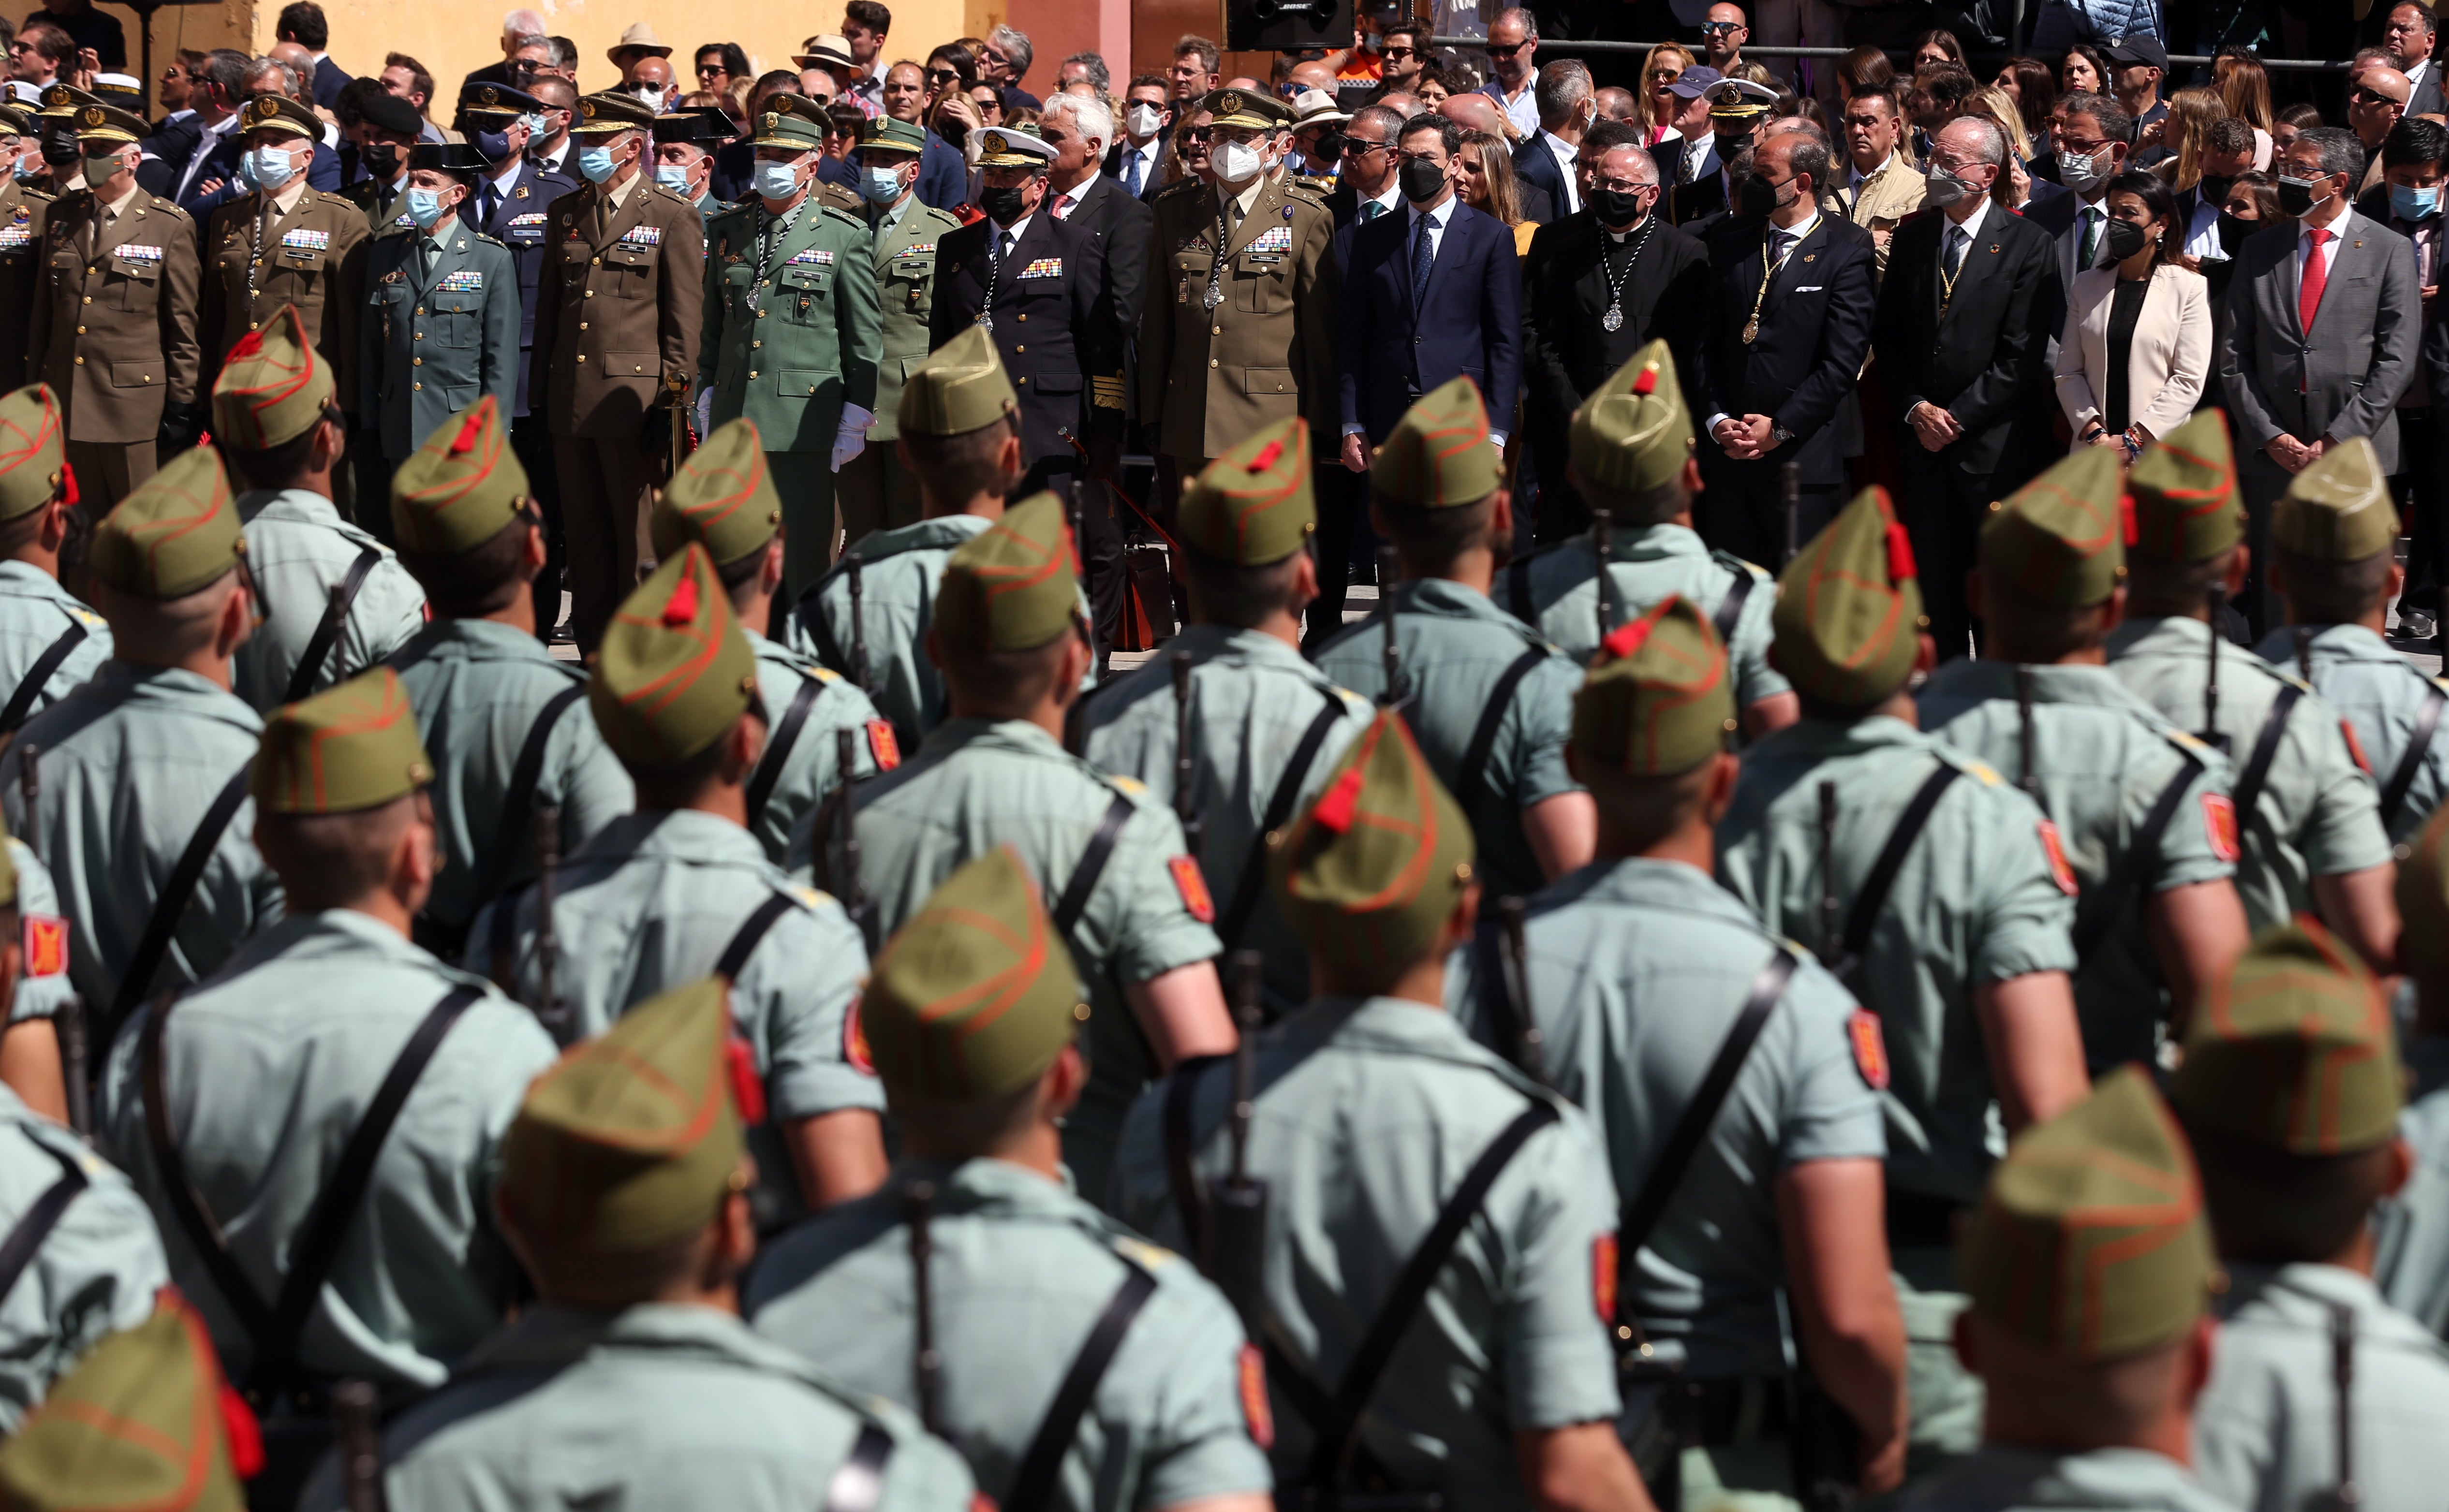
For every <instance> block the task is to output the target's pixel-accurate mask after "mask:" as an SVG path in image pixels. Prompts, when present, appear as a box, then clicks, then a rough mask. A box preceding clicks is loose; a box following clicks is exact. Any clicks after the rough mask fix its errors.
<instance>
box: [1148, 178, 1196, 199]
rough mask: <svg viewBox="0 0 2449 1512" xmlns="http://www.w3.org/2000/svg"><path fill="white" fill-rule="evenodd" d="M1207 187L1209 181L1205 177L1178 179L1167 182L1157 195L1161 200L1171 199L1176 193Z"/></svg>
mask: <svg viewBox="0 0 2449 1512" xmlns="http://www.w3.org/2000/svg"><path fill="white" fill-rule="evenodd" d="M1206 187H1207V181H1206V180H1205V179H1176V180H1175V181H1173V182H1171V183H1168V184H1167V185H1166V186H1165V187H1164V188H1162V189H1159V190H1158V191H1157V192H1156V197H1157V198H1158V199H1160V200H1170V199H1172V198H1173V197H1174V196H1175V195H1178V194H1188V193H1189V192H1190V191H1192V190H1193V189H1205V188H1206Z"/></svg>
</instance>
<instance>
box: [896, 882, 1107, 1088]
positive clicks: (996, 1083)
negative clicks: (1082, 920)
mask: <svg viewBox="0 0 2449 1512" xmlns="http://www.w3.org/2000/svg"><path fill="white" fill-rule="evenodd" d="M1087 1014H1088V1010H1087V1009H1086V1008H1084V1007H1082V1006H1081V1003H1080V978H1079V976H1078V974H1077V973H1076V972H1075V971H1074V970H1073V968H1072V965H1071V952H1070V950H1068V949H1066V948H1065V947H1064V945H1063V936H1062V934H1061V933H1060V932H1059V931H1058V930H1056V929H1055V928H1054V926H1053V925H1052V924H1051V922H1049V921H1048V919H1047V917H1046V906H1045V904H1044V902H1043V901H1042V900H1041V899H1040V897H1039V895H1038V890H1037V883H1036V882H1035V881H1033V880H1032V878H1031V877H1030V874H1029V871H1028V869H1027V868H1026V867H1025V866H1023V865H1022V864H1021V859H1020V853H1019V852H1016V851H1014V850H1013V849H1012V847H1010V846H1008V845H1002V846H997V847H995V848H994V849H993V850H992V851H989V852H986V853H985V854H984V855H981V856H979V857H977V858H976V859H975V860H974V861H971V862H970V863H969V864H968V865H966V866H964V867H962V868H961V869H960V870H959V871H955V872H954V873H953V874H952V875H951V876H949V877H946V878H945V879H944V881H943V885H942V886H940V887H938V888H936V889H935V892H934V893H932V894H930V895H929V897H928V899H927V901H926V903H925V904H923V905H921V906H920V908H919V909H918V911H917V912H916V913H915V914H912V915H911V916H910V922H909V923H907V924H904V925H903V926H902V927H901V928H900V930H899V931H898V932H897V933H896V934H895V935H894V936H893V938H892V939H890V940H887V941H886V942H885V943H884V950H883V952H882V953H881V954H879V955H878V956H877V958H876V970H875V972H874V974H872V975H871V976H869V977H868V979H867V987H866V989H865V991H864V992H862V993H861V994H860V997H859V1006H858V1015H859V1027H860V1028H861V1029H862V1030H863V1031H864V1032H865V1034H866V1036H867V1044H868V1051H869V1053H870V1054H871V1055H873V1056H874V1057H875V1060H876V1073H877V1075H878V1076H880V1077H882V1078H883V1079H884V1083H885V1085H886V1086H888V1087H892V1088H895V1089H897V1090H899V1091H903V1092H909V1093H913V1094H916V1095H917V1096H920V1097H928V1098H939V1099H972V1098H978V1099H984V1098H993V1097H999V1096H1001V1095H1002V1094H1004V1093H1006V1092H1011V1091H1014V1090H1017V1089H1018V1088H1021V1087H1024V1086H1027V1085H1029V1084H1030V1083H1031V1082H1032V1081H1036V1080H1037V1079H1038V1078H1039V1077H1040V1076H1043V1075H1044V1074H1045V1073H1046V1068H1047V1067H1048V1066H1050V1065H1052V1064H1053V1063H1054V1058H1055V1057H1056V1056H1057V1055H1059V1054H1061V1053H1062V1050H1063V1047H1064V1046H1065V1045H1067V1044H1069V1043H1071V1036H1072V1034H1073V1032H1074V1031H1075V1030H1076V1029H1077V1028H1078V1027H1079V1023H1080V1021H1081V1020H1082V1019H1083V1018H1085V1017H1087Z"/></svg>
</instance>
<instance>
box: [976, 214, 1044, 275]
mask: <svg viewBox="0 0 2449 1512" xmlns="http://www.w3.org/2000/svg"><path fill="white" fill-rule="evenodd" d="M1036 219H1037V213H1036V212H1035V211H1032V212H1030V213H1029V214H1028V215H1025V216H1022V217H1021V218H1020V219H1019V220H1015V221H1013V222H1012V224H1010V225H1008V226H999V225H997V224H995V223H994V222H993V220H990V221H988V222H987V256H988V257H990V258H993V259H994V260H995V261H996V262H998V263H1000V262H1001V261H1003V239H1004V238H1006V237H1010V238H1012V245H1013V246H1014V247H1017V246H1019V245H1020V239H1021V238H1022V237H1023V236H1025V235H1027V234H1028V231H1029V223H1030V222H1031V221H1032V220H1036Z"/></svg>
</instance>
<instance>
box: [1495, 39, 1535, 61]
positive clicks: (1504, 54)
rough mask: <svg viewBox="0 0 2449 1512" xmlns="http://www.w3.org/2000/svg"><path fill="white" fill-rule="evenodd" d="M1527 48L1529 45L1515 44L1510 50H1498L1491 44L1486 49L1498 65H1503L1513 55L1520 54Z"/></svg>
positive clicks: (1498, 48)
mask: <svg viewBox="0 0 2449 1512" xmlns="http://www.w3.org/2000/svg"><path fill="white" fill-rule="evenodd" d="M1528 46H1530V44H1528V43H1524V42H1517V43H1515V44H1514V46H1512V47H1510V48H1500V47H1498V46H1496V45H1495V44H1494V43H1491V44H1489V48H1488V55H1489V56H1490V57H1492V58H1494V59H1495V60H1496V61H1497V62H1499V63H1505V62H1508V61H1510V60H1511V59H1512V58H1513V57H1514V54H1515V53H1517V52H1520V51H1521V50H1522V49H1523V48H1526V47H1528Z"/></svg>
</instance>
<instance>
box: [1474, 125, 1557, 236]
mask: <svg viewBox="0 0 2449 1512" xmlns="http://www.w3.org/2000/svg"><path fill="white" fill-rule="evenodd" d="M1456 155H1457V156H1458V157H1460V158H1461V159H1462V202H1463V203H1465V204H1467V205H1469V206H1471V207H1472V208H1473V209H1475V210H1476V211H1478V212H1479V213H1480V214H1482V215H1491V216H1494V217H1495V218H1496V219H1497V220H1502V221H1504V222H1505V223H1506V224H1507V225H1508V226H1510V227H1512V228H1513V231H1514V256H1515V257H1517V258H1519V257H1525V256H1528V255H1529V253H1530V251H1531V239H1532V238H1533V237H1534V236H1536V235H1538V234H1539V222H1538V221H1536V220H1524V219H1522V191H1521V189H1520V187H1519V186H1518V185H1517V184H1516V183H1515V182H1514V154H1513V153H1512V152H1511V151H1509V150H1508V149H1507V148H1506V145H1505V139H1504V138H1502V137H1499V136H1496V135H1494V134H1493V133H1491V132H1486V131H1465V132H1464V133H1463V134H1462V144H1461V145H1460V146H1459V147H1457V148H1456Z"/></svg>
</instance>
